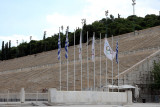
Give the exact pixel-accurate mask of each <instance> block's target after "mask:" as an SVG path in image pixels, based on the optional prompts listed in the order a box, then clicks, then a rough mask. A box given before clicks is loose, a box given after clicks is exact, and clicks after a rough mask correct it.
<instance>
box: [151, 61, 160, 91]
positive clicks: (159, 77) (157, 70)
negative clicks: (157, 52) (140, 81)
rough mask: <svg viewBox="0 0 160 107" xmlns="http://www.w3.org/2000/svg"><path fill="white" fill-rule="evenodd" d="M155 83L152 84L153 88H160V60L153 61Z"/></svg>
mask: <svg viewBox="0 0 160 107" xmlns="http://www.w3.org/2000/svg"><path fill="white" fill-rule="evenodd" d="M151 73H152V78H153V80H154V81H153V83H152V84H151V88H153V89H160V62H158V63H156V62H155V61H154V63H153V70H152V71H151Z"/></svg>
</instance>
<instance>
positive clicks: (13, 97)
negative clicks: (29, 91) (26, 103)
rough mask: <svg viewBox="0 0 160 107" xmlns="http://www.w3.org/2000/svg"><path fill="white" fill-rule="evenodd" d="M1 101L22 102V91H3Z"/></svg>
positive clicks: (0, 96) (0, 95)
mask: <svg viewBox="0 0 160 107" xmlns="http://www.w3.org/2000/svg"><path fill="white" fill-rule="evenodd" d="M0 102H20V93H1V94H0Z"/></svg>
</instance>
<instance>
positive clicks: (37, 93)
mask: <svg viewBox="0 0 160 107" xmlns="http://www.w3.org/2000/svg"><path fill="white" fill-rule="evenodd" d="M37 101H38V91H37V95H36V103H37Z"/></svg>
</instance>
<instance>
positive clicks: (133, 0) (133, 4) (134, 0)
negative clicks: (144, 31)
mask: <svg viewBox="0 0 160 107" xmlns="http://www.w3.org/2000/svg"><path fill="white" fill-rule="evenodd" d="M132 2H133V3H132V6H133V21H134V15H135V9H134V6H135V5H136V3H135V2H136V0H132ZM133 31H134V35H135V26H134V24H133Z"/></svg>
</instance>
